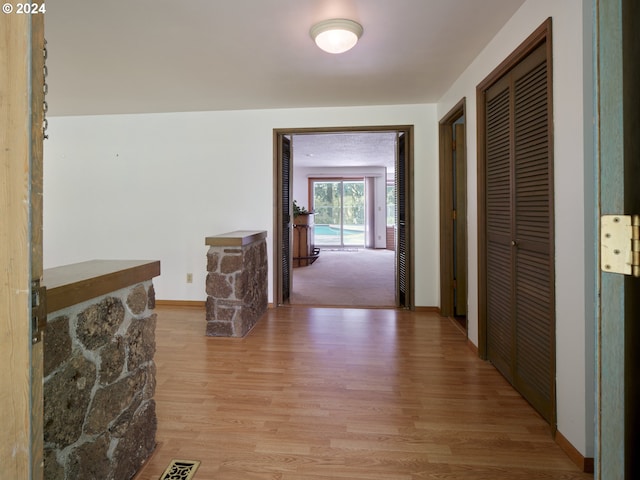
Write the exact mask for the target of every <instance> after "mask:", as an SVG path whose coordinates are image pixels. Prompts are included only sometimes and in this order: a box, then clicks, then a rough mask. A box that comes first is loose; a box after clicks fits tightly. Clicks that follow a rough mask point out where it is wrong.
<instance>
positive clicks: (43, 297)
mask: <svg viewBox="0 0 640 480" xmlns="http://www.w3.org/2000/svg"><path fill="white" fill-rule="evenodd" d="M46 326H47V287H44V286H40V280H34V281H32V282H31V343H38V342H40V341H41V340H42V332H44V329H45V327H46Z"/></svg>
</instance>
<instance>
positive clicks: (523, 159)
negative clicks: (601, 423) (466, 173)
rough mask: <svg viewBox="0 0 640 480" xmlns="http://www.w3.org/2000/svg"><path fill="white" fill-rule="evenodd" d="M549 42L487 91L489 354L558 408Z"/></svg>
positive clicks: (541, 405) (527, 391) (536, 397)
mask: <svg viewBox="0 0 640 480" xmlns="http://www.w3.org/2000/svg"><path fill="white" fill-rule="evenodd" d="M548 87H549V78H548V69H547V63H546V49H545V46H544V45H543V46H541V47H539V48H538V49H537V50H535V51H534V52H533V53H531V54H530V55H529V56H528V57H527V58H526V59H524V60H523V61H522V62H520V63H519V64H518V65H517V66H516V67H515V68H514V69H513V70H512V71H511V72H510V73H508V74H507V75H506V76H505V77H503V78H502V79H501V80H500V81H499V82H498V83H496V84H495V85H494V86H493V87H491V89H490V90H488V92H487V97H486V98H487V106H486V114H487V118H486V121H487V142H486V145H487V155H486V158H487V175H486V178H487V186H486V189H487V297H488V298H487V355H488V358H489V360H491V361H492V362H493V363H494V364H495V366H496V367H497V368H498V369H499V370H500V371H501V372H502V373H503V375H504V376H505V377H506V378H507V379H508V380H509V381H511V382H512V383H513V385H514V386H515V387H516V388H517V389H518V390H519V391H520V392H521V393H522V395H523V396H524V397H525V398H526V399H527V400H528V401H529V402H530V403H531V404H532V405H533V406H534V407H535V408H536V409H537V410H538V411H539V412H540V414H541V415H542V416H543V417H544V418H546V419H547V420H548V421H550V422H551V421H552V420H553V415H554V409H555V405H554V402H555V398H554V397H555V394H554V378H555V350H554V342H555V333H554V330H555V320H554V315H555V314H554V310H555V300H554V269H553V267H554V265H553V261H554V259H553V181H552V179H553V174H552V155H551V145H550V137H551V135H550V128H551V114H550V111H551V110H550V105H549V101H550V100H549V89H548Z"/></svg>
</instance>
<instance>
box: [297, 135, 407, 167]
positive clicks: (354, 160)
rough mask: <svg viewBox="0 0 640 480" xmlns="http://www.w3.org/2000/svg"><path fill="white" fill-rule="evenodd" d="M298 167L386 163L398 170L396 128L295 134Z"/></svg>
mask: <svg viewBox="0 0 640 480" xmlns="http://www.w3.org/2000/svg"><path fill="white" fill-rule="evenodd" d="M292 149H293V164H294V166H295V167H303V168H304V167H324V168H327V167H330V168H336V167H385V168H386V169H387V178H390V179H392V178H393V176H394V171H395V158H396V133H395V132H345V133H324V134H303V135H294V136H293V141H292Z"/></svg>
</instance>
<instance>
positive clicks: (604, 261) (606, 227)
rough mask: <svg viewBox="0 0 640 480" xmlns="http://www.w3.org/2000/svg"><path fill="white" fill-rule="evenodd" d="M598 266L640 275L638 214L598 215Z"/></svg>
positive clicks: (608, 269) (603, 268) (639, 221)
mask: <svg viewBox="0 0 640 480" xmlns="http://www.w3.org/2000/svg"><path fill="white" fill-rule="evenodd" d="M600 267H601V268H602V271H604V272H610V273H621V274H623V275H633V276H634V277H640V215H602V217H600Z"/></svg>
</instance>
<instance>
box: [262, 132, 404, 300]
mask: <svg viewBox="0 0 640 480" xmlns="http://www.w3.org/2000/svg"><path fill="white" fill-rule="evenodd" d="M341 132H349V133H353V132H356V133H357V132H360V133H369V132H398V133H399V134H404V138H405V155H404V183H405V198H406V201H405V212H404V215H403V219H404V221H405V230H406V237H407V238H406V245H405V247H404V248H405V252H404V256H403V258H402V260H403V264H404V265H405V269H406V270H405V275H404V278H403V279H404V281H405V285H406V287H405V288H406V292H405V295H403V301H402V302H401V304H400V305H398V306H399V307H401V308H408V309H414V308H415V272H414V265H415V252H414V250H415V249H414V242H415V235H414V182H413V178H414V167H413V162H414V126H413V125H380V126H365V127H357V126H352V127H317V128H315V127H312V128H274V129H273V189H274V190H273V211H274V214H273V276H272V279H273V302H274V305H275V306H279V305H282V304H284V303H286V302H285V301H284V300H283V298H284V297H283V282H284V280H283V279H284V278H286V275H283V262H281V261H280V260H281V258H283V251H286V249H285V245H284V244H283V242H284V241H285V236H284V234H283V224H284V220H285V219H284V218H283V215H284V214H283V212H284V209H283V198H282V197H283V195H282V193H283V169H282V148H281V144H282V139H283V138H285V137H290V136H291V135H304V134H318V133H341ZM292 162H293V160H292ZM396 222H397V220H396ZM396 227H397V225H396ZM396 247H397V246H396ZM396 255H397V256H398V255H399V252H398V250H397V248H396ZM397 276H398V274H397V273H396V277H397ZM397 283H398V278H396V284H397ZM396 288H398V287H396Z"/></svg>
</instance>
